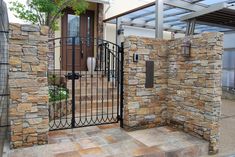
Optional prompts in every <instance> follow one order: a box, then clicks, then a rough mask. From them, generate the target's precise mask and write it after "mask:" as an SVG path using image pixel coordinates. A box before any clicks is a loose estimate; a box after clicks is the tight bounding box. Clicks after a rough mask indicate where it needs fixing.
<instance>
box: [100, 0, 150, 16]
mask: <svg viewBox="0 0 235 157" xmlns="http://www.w3.org/2000/svg"><path fill="white" fill-rule="evenodd" d="M152 1H154V0H110V5H105V9H104V11H105V18H109V17H112V16H115V15H117V14H120V13H123V12H126V11H128V10H131V9H134V8H137V7H139V6H142V5H144V4H147V3H149V2H152Z"/></svg>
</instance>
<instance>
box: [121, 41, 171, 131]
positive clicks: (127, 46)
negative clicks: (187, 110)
mask: <svg viewBox="0 0 235 157" xmlns="http://www.w3.org/2000/svg"><path fill="white" fill-rule="evenodd" d="M167 43H168V42H167V41H162V40H153V39H147V38H137V37H129V38H127V39H126V41H125V43H124V58H125V59H124V115H125V117H124V125H125V128H126V129H129V130H133V129H140V128H146V127H153V126H156V125H164V124H165V123H166V116H167V101H166V96H167V94H166V93H167V68H168V62H167ZM135 52H137V53H138V54H139V61H138V62H133V54H134V53H135ZM148 60H151V61H155V62H154V71H155V73H154V80H155V84H154V88H145V72H146V67H145V62H146V61H148Z"/></svg>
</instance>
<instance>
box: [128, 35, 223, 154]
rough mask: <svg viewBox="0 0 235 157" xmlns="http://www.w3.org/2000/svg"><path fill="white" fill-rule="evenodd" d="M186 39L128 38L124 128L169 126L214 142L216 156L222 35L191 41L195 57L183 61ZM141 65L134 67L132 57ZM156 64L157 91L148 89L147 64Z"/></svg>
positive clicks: (185, 58)
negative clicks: (152, 62)
mask: <svg viewBox="0 0 235 157" xmlns="http://www.w3.org/2000/svg"><path fill="white" fill-rule="evenodd" d="M183 42H184V39H176V40H170V41H166V40H155V39H149V38H140V37H133V36H132V37H127V38H126V40H125V44H124V45H125V50H124V51H125V55H124V58H125V59H124V126H125V128H126V129H129V130H132V129H139V128H147V127H153V126H159V125H171V126H174V127H177V128H181V129H183V130H184V131H185V132H189V133H190V134H193V135H196V136H199V137H202V138H204V139H206V140H208V141H209V142H210V146H209V151H210V152H211V153H215V152H217V150H218V148H217V145H218V139H219V130H218V129H219V117H220V106H221V72H222V69H221V64H222V63H221V62H222V61H221V56H222V52H223V46H222V45H223V35H222V34H221V33H206V34H202V35H200V36H199V35H198V36H194V37H193V38H191V43H192V47H191V55H190V57H186V56H184V54H183V53H182V52H183V51H182V45H183ZM134 52H136V53H138V54H139V58H140V59H139V62H137V63H134V62H133V59H132V58H133V53H134ZM146 60H152V61H154V88H145V86H144V85H145V79H146V78H145V72H146V69H145V61H146Z"/></svg>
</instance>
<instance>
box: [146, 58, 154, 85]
mask: <svg viewBox="0 0 235 157" xmlns="http://www.w3.org/2000/svg"><path fill="white" fill-rule="evenodd" d="M153 85H154V61H146V78H145V88H153Z"/></svg>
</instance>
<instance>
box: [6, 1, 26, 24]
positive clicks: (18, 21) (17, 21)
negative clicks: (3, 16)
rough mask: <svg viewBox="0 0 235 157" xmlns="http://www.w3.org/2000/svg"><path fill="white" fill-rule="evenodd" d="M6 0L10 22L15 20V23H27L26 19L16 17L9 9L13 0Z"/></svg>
mask: <svg viewBox="0 0 235 157" xmlns="http://www.w3.org/2000/svg"><path fill="white" fill-rule="evenodd" d="M4 1H5V2H6V4H7V8H8V17H9V21H10V22H14V23H26V22H25V21H22V20H20V19H18V18H16V17H15V16H14V15H13V13H12V12H11V11H10V10H9V6H10V4H9V3H10V2H11V1H12V0H4ZM20 2H21V3H26V0H20Z"/></svg>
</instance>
